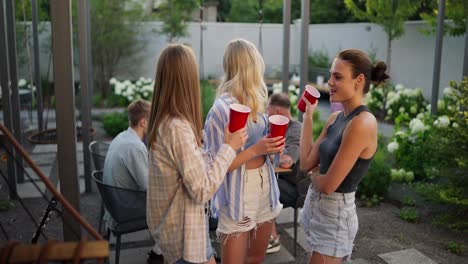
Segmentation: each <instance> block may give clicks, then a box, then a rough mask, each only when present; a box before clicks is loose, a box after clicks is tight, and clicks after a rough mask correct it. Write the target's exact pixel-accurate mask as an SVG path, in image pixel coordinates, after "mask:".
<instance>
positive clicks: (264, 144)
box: [253, 135, 285, 156]
mask: <svg viewBox="0 0 468 264" xmlns="http://www.w3.org/2000/svg"><path fill="white" fill-rule="evenodd" d="M284 141H285V138H284V137H282V136H279V137H274V138H270V135H267V136H265V137H263V138H261V139H260V140H259V141H258V142H257V143H255V145H254V146H253V147H254V150H255V153H256V154H257V155H258V156H260V155H267V154H273V153H280V152H282V151H283V149H284Z"/></svg>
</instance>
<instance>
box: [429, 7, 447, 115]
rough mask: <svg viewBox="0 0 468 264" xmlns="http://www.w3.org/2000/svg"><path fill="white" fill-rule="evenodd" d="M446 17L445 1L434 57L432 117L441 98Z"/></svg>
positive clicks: (441, 10)
mask: <svg viewBox="0 0 468 264" xmlns="http://www.w3.org/2000/svg"><path fill="white" fill-rule="evenodd" d="M444 17H445V0H439V12H438V15H437V35H436V48H435V56H434V73H433V79H432V100H431V115H435V114H437V100H438V98H439V84H440V59H441V57H442V40H443V38H444Z"/></svg>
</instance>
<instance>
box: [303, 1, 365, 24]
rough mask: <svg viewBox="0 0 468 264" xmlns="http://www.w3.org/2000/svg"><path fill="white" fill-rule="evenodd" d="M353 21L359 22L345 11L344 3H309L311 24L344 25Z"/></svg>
mask: <svg viewBox="0 0 468 264" xmlns="http://www.w3.org/2000/svg"><path fill="white" fill-rule="evenodd" d="M299 2H300V1H299ZM299 6H300V3H299ZM355 21H359V19H357V18H355V17H354V16H353V14H352V13H351V12H350V11H349V10H348V9H346V7H345V3H344V1H323V0H311V1H310V23H311V24H325V23H346V22H355Z"/></svg>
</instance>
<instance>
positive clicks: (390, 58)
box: [387, 35, 392, 73]
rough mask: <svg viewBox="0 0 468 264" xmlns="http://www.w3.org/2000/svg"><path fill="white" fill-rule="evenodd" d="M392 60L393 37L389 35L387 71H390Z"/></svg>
mask: <svg viewBox="0 0 468 264" xmlns="http://www.w3.org/2000/svg"><path fill="white" fill-rule="evenodd" d="M391 61H392V38H391V37H390V35H389V36H388V41H387V72H388V73H390V64H391Z"/></svg>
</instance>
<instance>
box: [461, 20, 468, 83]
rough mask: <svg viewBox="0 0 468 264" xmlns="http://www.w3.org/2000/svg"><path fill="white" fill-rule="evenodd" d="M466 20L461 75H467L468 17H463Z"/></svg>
mask: <svg viewBox="0 0 468 264" xmlns="http://www.w3.org/2000/svg"><path fill="white" fill-rule="evenodd" d="M465 20H466V28H465V56H464V59H463V77H462V79H463V78H464V77H466V76H468V17H466V18H465Z"/></svg>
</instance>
